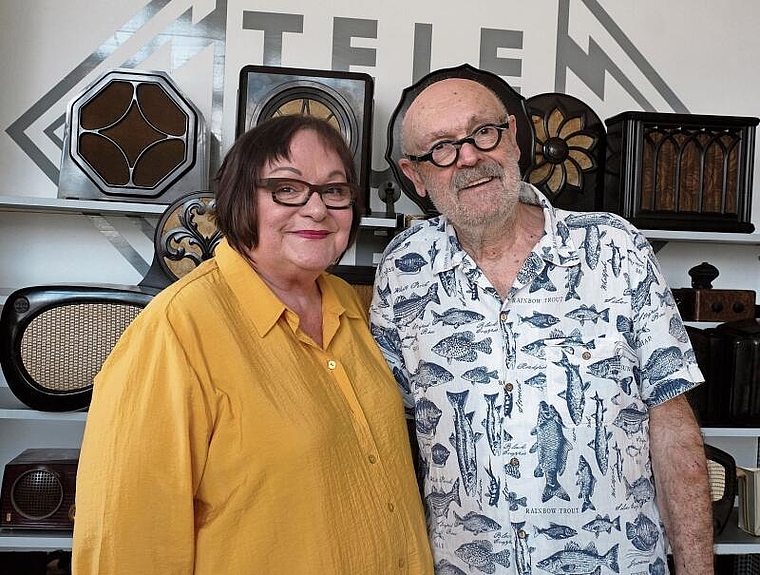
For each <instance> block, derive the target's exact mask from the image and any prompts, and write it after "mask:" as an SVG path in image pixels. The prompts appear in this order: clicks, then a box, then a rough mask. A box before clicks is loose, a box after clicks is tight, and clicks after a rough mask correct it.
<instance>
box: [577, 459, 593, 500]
mask: <svg viewBox="0 0 760 575" xmlns="http://www.w3.org/2000/svg"><path fill="white" fill-rule="evenodd" d="M575 476H576V477H577V478H578V479H577V481H576V482H575V484H576V485H578V486H579V487H580V492H579V493H578V498H579V499H582V500H583V505H581V511H586V509H596V507H594V504H593V503H592V502H591V497H592V496H593V495H594V487H595V486H596V477H594V474H593V473H592V472H591V466H590V465H589V464H588V461H586V458H585V457H583V456H582V455H581V456H580V457H579V458H578V471H576V472H575Z"/></svg>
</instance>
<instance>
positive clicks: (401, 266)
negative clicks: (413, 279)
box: [393, 252, 428, 274]
mask: <svg viewBox="0 0 760 575" xmlns="http://www.w3.org/2000/svg"><path fill="white" fill-rule="evenodd" d="M427 263H428V262H427V260H426V259H425V258H424V257H422V256H421V255H420V254H418V253H417V252H409V253H406V254H404V255H403V256H401V257H400V258H396V259H395V260H393V265H394V266H396V269H397V270H398V271H400V272H402V273H406V274H418V273H420V270H421V269H422V268H423V267H425V266H426V265H427Z"/></svg>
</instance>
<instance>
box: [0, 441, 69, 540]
mask: <svg viewBox="0 0 760 575" xmlns="http://www.w3.org/2000/svg"><path fill="white" fill-rule="evenodd" d="M78 463H79V450H78V449H61V448H44V449H27V450H25V451H24V452H23V453H21V454H20V455H18V456H17V457H15V458H14V459H12V460H11V461H9V462H8V463H7V464H6V465H5V472H4V473H3V487H2V494H1V495H0V513H1V514H2V515H1V516H0V527H4V528H9V529H65V530H71V529H73V527H74V495H75V491H76V478H77V465H78Z"/></svg>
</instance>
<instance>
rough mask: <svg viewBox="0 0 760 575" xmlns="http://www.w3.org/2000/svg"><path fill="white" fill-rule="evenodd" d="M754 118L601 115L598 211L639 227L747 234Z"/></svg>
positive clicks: (754, 127) (750, 226)
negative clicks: (603, 149)
mask: <svg viewBox="0 0 760 575" xmlns="http://www.w3.org/2000/svg"><path fill="white" fill-rule="evenodd" d="M758 122H760V120H758V118H751V117H733V116H704V115H695V114H666V113H655V112H624V113H622V114H618V115H617V116H614V117H612V118H608V119H607V120H605V124H607V175H606V178H605V192H604V193H605V198H604V209H605V210H608V211H612V212H616V213H618V214H620V215H621V216H623V217H624V218H626V219H628V220H629V221H631V222H632V223H633V224H634V225H636V226H638V227H640V228H643V229H661V230H694V231H709V232H752V231H753V230H754V226H753V225H752V223H751V194H752V169H753V161H754V150H755V129H756V127H757V125H758Z"/></svg>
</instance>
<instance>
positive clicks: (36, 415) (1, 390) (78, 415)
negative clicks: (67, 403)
mask: <svg viewBox="0 0 760 575" xmlns="http://www.w3.org/2000/svg"><path fill="white" fill-rule="evenodd" d="M0 419H21V420H26V421H31V420H41V421H60V422H83V421H85V420H86V419H87V412H86V411H65V412H52V411H37V410H35V409H30V408H29V407H28V406H26V405H24V404H23V403H21V402H20V401H19V400H18V398H17V397H16V396H15V395H13V392H12V391H11V390H10V389H8V388H7V387H3V386H0Z"/></svg>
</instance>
